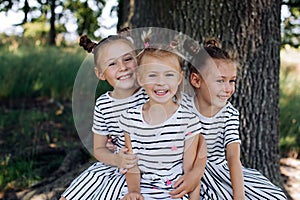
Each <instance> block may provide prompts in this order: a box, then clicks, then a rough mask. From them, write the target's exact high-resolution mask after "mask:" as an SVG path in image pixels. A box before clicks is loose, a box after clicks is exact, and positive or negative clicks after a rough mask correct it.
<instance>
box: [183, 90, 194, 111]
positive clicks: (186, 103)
mask: <svg viewBox="0 0 300 200" xmlns="http://www.w3.org/2000/svg"><path fill="white" fill-rule="evenodd" d="M192 99H193V97H192V96H190V95H188V94H186V93H184V94H183V96H182V100H181V102H180V104H181V105H182V106H183V107H185V108H187V109H191V108H192V107H193V106H192V104H193V103H192Z"/></svg>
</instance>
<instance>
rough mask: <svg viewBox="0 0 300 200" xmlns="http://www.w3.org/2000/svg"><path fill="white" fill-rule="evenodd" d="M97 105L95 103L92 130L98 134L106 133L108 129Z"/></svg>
mask: <svg viewBox="0 0 300 200" xmlns="http://www.w3.org/2000/svg"><path fill="white" fill-rule="evenodd" d="M103 116H104V115H103V113H102V112H101V109H100V107H99V106H97V105H95V108H94V116H93V127H92V131H93V132H94V133H96V134H100V135H108V134H109V131H108V128H107V125H106V123H105V119H104V117H103Z"/></svg>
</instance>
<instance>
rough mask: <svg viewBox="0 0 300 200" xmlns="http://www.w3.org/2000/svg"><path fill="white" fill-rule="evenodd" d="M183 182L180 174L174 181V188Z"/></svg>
mask: <svg viewBox="0 0 300 200" xmlns="http://www.w3.org/2000/svg"><path fill="white" fill-rule="evenodd" d="M183 182H184V178H183V176H181V177H180V178H179V179H178V180H177V181H176V182H175V183H174V186H173V187H174V188H177V187H178V186H179V185H181V184H182V183H183Z"/></svg>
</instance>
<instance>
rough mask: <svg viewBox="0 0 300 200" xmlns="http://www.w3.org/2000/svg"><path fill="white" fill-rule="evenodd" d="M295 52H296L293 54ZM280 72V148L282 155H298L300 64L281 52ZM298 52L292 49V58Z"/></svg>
mask: <svg viewBox="0 0 300 200" xmlns="http://www.w3.org/2000/svg"><path fill="white" fill-rule="evenodd" d="M295 53H296V54H295ZM283 55H284V56H282V62H281V73H280V150H281V154H282V156H289V157H294V158H299V156H300V154H299V153H300V112H299V110H300V65H299V64H298V65H297V63H295V62H293V61H287V60H288V57H287V55H285V52H283ZM297 55H298V58H299V56H300V52H299V51H298V53H297V51H294V52H293V58H297Z"/></svg>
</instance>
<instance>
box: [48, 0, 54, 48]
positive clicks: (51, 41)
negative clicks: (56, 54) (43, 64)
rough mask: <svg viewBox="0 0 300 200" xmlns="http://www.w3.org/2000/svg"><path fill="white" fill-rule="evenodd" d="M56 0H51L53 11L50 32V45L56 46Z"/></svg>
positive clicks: (51, 9)
mask: <svg viewBox="0 0 300 200" xmlns="http://www.w3.org/2000/svg"><path fill="white" fill-rule="evenodd" d="M55 2H56V0H50V1H49V4H50V11H51V16H50V32H49V45H53V46H55V45H56V43H55V39H56V28H55V19H56V17H55V8H56V5H55Z"/></svg>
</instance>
